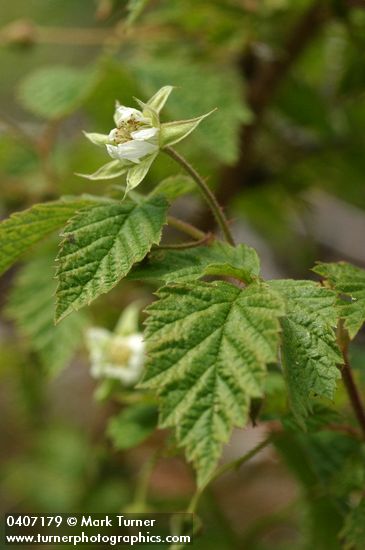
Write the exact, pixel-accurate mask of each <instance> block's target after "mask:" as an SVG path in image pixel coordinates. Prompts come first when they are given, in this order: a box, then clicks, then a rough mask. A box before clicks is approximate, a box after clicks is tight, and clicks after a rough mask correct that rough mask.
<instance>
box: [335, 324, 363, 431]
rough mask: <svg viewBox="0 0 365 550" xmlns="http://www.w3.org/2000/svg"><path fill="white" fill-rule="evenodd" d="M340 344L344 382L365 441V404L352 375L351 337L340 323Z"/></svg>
mask: <svg viewBox="0 0 365 550" xmlns="http://www.w3.org/2000/svg"><path fill="white" fill-rule="evenodd" d="M337 334H338V338H337V339H338V344H339V347H340V349H341V352H342V357H343V361H344V363H343V366H342V369H341V374H342V380H343V383H344V385H345V388H346V391H347V394H348V396H349V399H350V403H351V406H352V408H353V410H354V413H355V416H356V418H357V421H358V423H359V426H360V428H361V431H362V434H363V437H364V439H365V408H364V403H363V402H362V399H361V396H360V393H359V390H358V388H357V386H356V382H355V379H354V377H353V374H352V369H351V365H350V360H349V353H348V348H349V337H348V334H347V331H346V330H345V328H344V326H343V323H342V322H340V325H339V327H338V333H337Z"/></svg>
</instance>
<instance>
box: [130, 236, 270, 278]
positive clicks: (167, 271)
mask: <svg viewBox="0 0 365 550" xmlns="http://www.w3.org/2000/svg"><path fill="white" fill-rule="evenodd" d="M259 273H260V260H259V258H258V256H257V254H256V251H255V250H254V249H253V248H251V247H250V246H247V245H244V244H240V245H239V246H237V247H233V246H230V245H229V244H225V243H219V242H216V243H213V244H212V245H211V246H204V247H199V248H192V249H191V250H180V251H178V250H164V251H163V250H161V251H156V252H152V253H151V254H150V255H149V258H148V261H147V262H146V263H145V264H142V265H140V266H138V267H137V268H136V269H135V270H134V271H133V272H132V273H131V274H130V275H129V278H131V279H137V280H138V279H142V280H161V281H164V282H166V283H170V282H183V281H191V280H194V279H199V278H200V277H203V276H204V275H229V276H232V277H237V278H238V279H242V280H243V281H245V282H250V281H251V280H252V279H254V278H255V277H257V276H258V275H259Z"/></svg>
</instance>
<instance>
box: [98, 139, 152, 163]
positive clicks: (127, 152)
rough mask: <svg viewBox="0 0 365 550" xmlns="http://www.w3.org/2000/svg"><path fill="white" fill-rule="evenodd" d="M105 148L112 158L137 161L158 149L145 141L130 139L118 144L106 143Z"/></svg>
mask: <svg viewBox="0 0 365 550" xmlns="http://www.w3.org/2000/svg"><path fill="white" fill-rule="evenodd" d="M106 148H107V150H108V153H109V155H110V156H111V157H112V158H118V159H126V160H130V161H131V162H135V163H139V160H140V159H141V158H143V157H145V156H146V155H150V154H151V153H154V152H155V151H156V150H157V149H158V146H157V145H154V144H153V143H148V142H147V141H138V140H131V141H126V142H125V143H120V144H119V145H107V146H106Z"/></svg>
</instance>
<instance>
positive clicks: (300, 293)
mask: <svg viewBox="0 0 365 550" xmlns="http://www.w3.org/2000/svg"><path fill="white" fill-rule="evenodd" d="M269 285H270V288H273V289H274V290H275V291H276V292H277V293H279V294H280V295H281V296H282V297H283V299H284V300H285V302H286V310H287V313H286V316H285V317H284V318H282V319H281V325H282V330H283V333H282V362H283V367H284V369H285V374H286V379H287V384H288V390H289V395H290V402H291V407H292V410H293V413H294V414H295V416H296V418H297V419H298V421H301V422H303V417H306V416H307V415H308V412H309V411H310V410H311V403H310V397H312V396H314V395H318V396H321V397H327V398H329V399H332V398H333V395H334V392H335V389H336V381H337V379H338V378H340V371H339V369H338V367H337V364H340V363H342V357H341V354H340V352H339V350H338V347H337V343H336V334H335V330H334V329H335V327H336V324H337V312H336V308H335V302H336V295H335V293H334V292H333V291H331V290H329V289H325V288H323V287H321V286H319V285H318V284H316V283H314V282H312V281H293V280H286V281H285V280H284V281H270V283H269Z"/></svg>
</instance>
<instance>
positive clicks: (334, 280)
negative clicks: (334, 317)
mask: <svg viewBox="0 0 365 550" xmlns="http://www.w3.org/2000/svg"><path fill="white" fill-rule="evenodd" d="M313 271H315V273H318V274H319V275H321V276H322V277H324V278H325V279H327V281H328V283H329V285H330V286H331V287H332V288H334V289H335V290H336V291H337V293H338V294H339V295H340V296H339V300H338V307H339V312H340V316H341V317H342V318H343V319H344V325H345V327H346V329H347V330H348V333H349V335H350V338H355V336H356V334H357V333H358V331H359V330H360V328H361V327H362V325H363V323H364V321H365V270H363V269H360V268H359V267H356V266H354V265H351V264H349V263H347V262H338V263H328V264H326V263H320V264H317V265H316V266H315V267H314V269H313Z"/></svg>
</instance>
